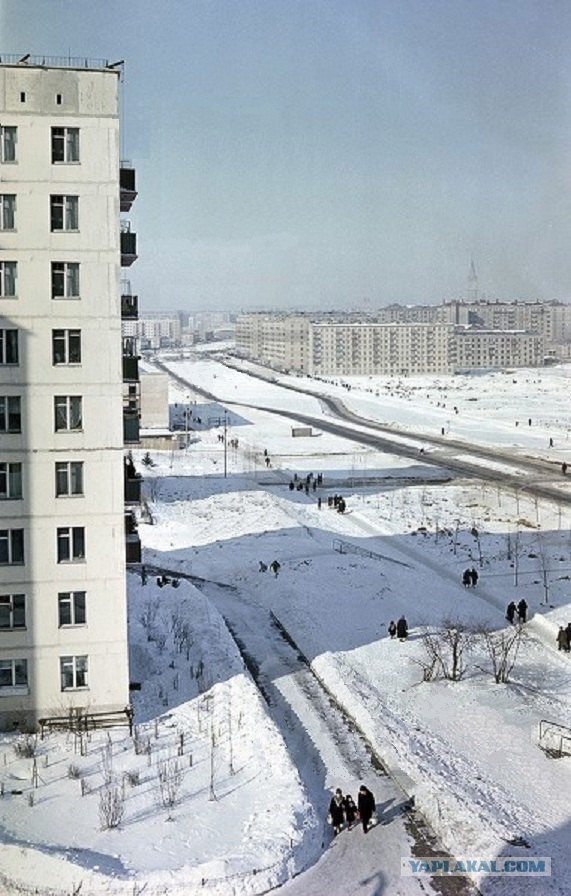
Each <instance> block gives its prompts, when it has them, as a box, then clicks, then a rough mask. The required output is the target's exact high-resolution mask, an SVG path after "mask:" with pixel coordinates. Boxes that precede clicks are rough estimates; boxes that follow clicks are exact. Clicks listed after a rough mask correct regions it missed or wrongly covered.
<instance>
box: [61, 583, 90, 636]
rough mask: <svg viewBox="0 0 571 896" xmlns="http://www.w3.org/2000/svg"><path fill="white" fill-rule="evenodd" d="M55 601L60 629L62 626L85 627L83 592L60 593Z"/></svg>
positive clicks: (85, 616)
mask: <svg viewBox="0 0 571 896" xmlns="http://www.w3.org/2000/svg"><path fill="white" fill-rule="evenodd" d="M57 601H58V618H59V625H60V628H61V627H62V626H64V625H85V623H86V622H87V615H86V612H85V591H60V593H59V594H58V596H57Z"/></svg>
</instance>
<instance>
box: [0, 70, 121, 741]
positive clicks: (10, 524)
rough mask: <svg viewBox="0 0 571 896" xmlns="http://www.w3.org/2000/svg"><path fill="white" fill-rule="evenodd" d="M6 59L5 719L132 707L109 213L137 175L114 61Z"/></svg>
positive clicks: (0, 512)
mask: <svg viewBox="0 0 571 896" xmlns="http://www.w3.org/2000/svg"><path fill="white" fill-rule="evenodd" d="M8 60H9V57H6V56H4V55H3V56H2V63H0V178H1V184H0V230H1V231H2V232H1V240H0V725H1V726H2V727H11V726H13V725H33V724H35V723H36V722H37V720H38V718H40V717H42V716H51V715H56V714H59V715H62V714H64V715H65V714H69V713H71V712H78V711H85V710H88V711H90V712H97V711H105V712H108V711H120V710H123V709H124V708H125V706H126V704H128V702H129V678H128V658H127V622H126V593H125V590H126V589H125V564H126V535H125V497H126V480H125V478H124V417H123V402H124V394H123V393H124V380H125V373H126V370H125V338H127V337H125V336H124V334H123V333H122V319H123V318H124V317H131V318H133V317H134V316H135V315H136V297H132V296H130V297H127V296H125V297H123V300H120V271H121V266H122V265H124V266H125V265H126V266H128V265H130V264H131V263H132V262H133V261H134V260H135V258H136V254H137V253H136V234H135V233H134V232H133V231H132V230H131V228H130V226H129V225H128V223H127V222H120V211H121V210H128V208H129V207H130V202H131V201H132V200H133V198H134V171H133V170H130V171H127V177H126V180H124V174H123V171H122V169H121V168H120V159H119V110H118V89H119V71H118V70H115V69H113V68H111V67H108V66H107V65H106V63H105V61H104V60H101V61H93V62H92V61H86V60H81V62H80V63H79V62H78V63H77V64H75V63H74V61H73V60H71V59H65V60H62V61H61V63H58V62H57V61H54V62H50V64H45V61H44V60H42V59H38V60H35V59H34V57H28V58H27V59H26V61H25V62H19V61H18V60H17V59H14V60H13V61H8ZM124 300H126V301H124ZM129 303H130V304H129ZM131 347H132V348H133V343H131ZM134 360H135V364H134V366H133V365H131V367H130V368H129V370H128V371H127V373H128V375H129V377H130V381H131V382H132V384H133V385H135V384H136V358H135V359H134ZM134 413H135V414H136V413H137V411H136V409H135V411H134ZM134 441H135V440H134Z"/></svg>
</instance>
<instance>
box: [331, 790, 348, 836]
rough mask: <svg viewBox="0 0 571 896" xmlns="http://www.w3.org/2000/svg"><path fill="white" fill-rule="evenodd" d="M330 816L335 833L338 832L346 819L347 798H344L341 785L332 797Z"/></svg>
mask: <svg viewBox="0 0 571 896" xmlns="http://www.w3.org/2000/svg"><path fill="white" fill-rule="evenodd" d="M329 818H330V824H331V825H332V827H333V833H334V834H338V833H339V832H340V831H341V828H342V827H343V822H344V821H345V800H344V799H343V793H342V791H341V790H340V789H339V787H338V788H337V790H336V791H335V793H334V794H333V796H332V797H331V802H330V803H329Z"/></svg>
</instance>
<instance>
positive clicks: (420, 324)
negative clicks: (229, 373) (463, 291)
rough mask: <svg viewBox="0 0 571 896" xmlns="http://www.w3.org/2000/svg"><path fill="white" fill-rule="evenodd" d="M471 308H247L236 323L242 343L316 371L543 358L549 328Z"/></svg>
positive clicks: (461, 366) (494, 364) (245, 350)
mask: <svg viewBox="0 0 571 896" xmlns="http://www.w3.org/2000/svg"><path fill="white" fill-rule="evenodd" d="M409 310H410V316H409V315H408V311H409ZM469 313H470V311H469V309H468V308H467V307H466V306H464V305H463V304H462V303H454V304H449V305H442V306H434V307H429V306H422V307H420V308H416V307H415V308H411V309H408V308H405V307H399V306H391V307H390V308H386V309H380V310H379V311H378V312H376V313H375V314H374V315H361V316H359V315H355V314H354V313H351V314H347V315H344V314H341V313H338V314H336V313H328V314H278V313H275V314H269V313H267V314H266V313H256V314H244V315H241V316H240V317H239V318H238V321H237V324H236V351H237V352H238V353H239V354H241V355H243V356H244V357H247V358H251V359H252V360H257V361H260V362H261V363H263V364H267V365H269V366H271V367H275V368H277V369H279V370H290V371H295V372H298V373H307V374H310V375H312V376H343V375H345V376H372V375H379V376H385V375H386V376H392V375H398V376H409V375H412V374H422V373H434V374H439V373H440V374H451V373H455V372H457V371H460V370H471V369H483V368H499V367H510V366H512V367H523V366H530V367H536V366H540V365H541V364H542V363H543V360H544V354H545V344H546V338H545V335H544V333H539V332H532V331H528V330H524V329H511V330H504V329H494V328H491V327H486V326H482V325H474V324H471V323H469ZM409 317H410V319H409Z"/></svg>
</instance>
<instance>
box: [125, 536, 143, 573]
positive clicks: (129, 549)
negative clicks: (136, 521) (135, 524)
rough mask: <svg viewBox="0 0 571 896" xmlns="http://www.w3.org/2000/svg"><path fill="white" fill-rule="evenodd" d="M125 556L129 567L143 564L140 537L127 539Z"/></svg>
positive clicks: (127, 537)
mask: <svg viewBox="0 0 571 896" xmlns="http://www.w3.org/2000/svg"><path fill="white" fill-rule="evenodd" d="M125 555H126V556H125V559H126V561H127V566H129V565H131V564H133V563H140V562H141V539H140V538H139V536H138V535H127V536H126V537H125Z"/></svg>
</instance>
